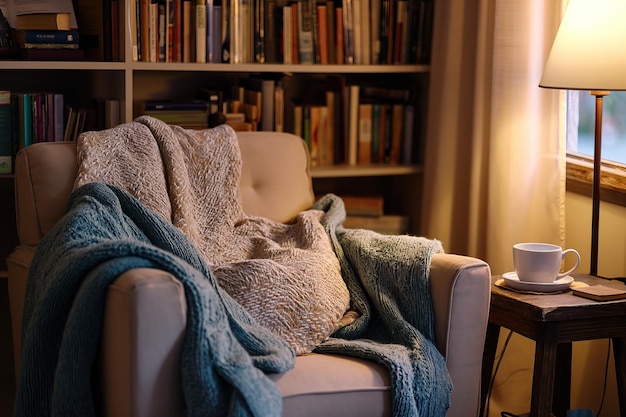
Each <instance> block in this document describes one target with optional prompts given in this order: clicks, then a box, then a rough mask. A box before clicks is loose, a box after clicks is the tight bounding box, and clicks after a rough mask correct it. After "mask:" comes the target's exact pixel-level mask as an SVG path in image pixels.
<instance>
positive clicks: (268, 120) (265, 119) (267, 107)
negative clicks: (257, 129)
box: [261, 80, 276, 131]
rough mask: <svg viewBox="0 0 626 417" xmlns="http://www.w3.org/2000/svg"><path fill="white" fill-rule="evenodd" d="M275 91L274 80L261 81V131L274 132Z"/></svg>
mask: <svg viewBox="0 0 626 417" xmlns="http://www.w3.org/2000/svg"><path fill="white" fill-rule="evenodd" d="M275 89H276V82H275V81H274V80H262V81H261V94H262V103H261V108H262V110H261V130H264V131H273V130H274V107H275V103H274V101H275V97H274V92H275Z"/></svg>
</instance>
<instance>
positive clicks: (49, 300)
mask: <svg viewBox="0 0 626 417" xmlns="http://www.w3.org/2000/svg"><path fill="white" fill-rule="evenodd" d="M142 267H154V268H159V269H162V270H165V271H168V272H170V273H172V274H173V275H175V276H176V277H178V278H179V279H180V281H181V282H182V284H183V285H184V289H185V298H186V301H187V305H188V311H187V331H186V335H185V340H184V345H183V353H182V362H181V366H182V384H183V390H184V396H185V401H186V402H187V407H188V408H187V410H188V415H189V416H203V417H206V416H223V415H235V416H247V415H254V416H279V415H280V413H281V397H280V392H279V390H278V389H277V387H276V386H275V385H274V383H273V382H272V381H271V380H270V379H269V378H267V376H266V375H265V372H284V371H286V370H288V369H290V368H291V367H292V366H293V363H294V358H295V355H294V353H293V350H292V349H291V348H290V347H289V345H288V344H287V343H286V342H285V341H283V340H282V339H281V338H279V337H277V336H275V335H274V334H273V333H271V332H270V331H268V330H266V329H265V328H263V327H261V326H258V325H256V323H255V320H254V319H253V318H252V317H250V315H249V314H248V313H247V312H246V311H245V310H244V309H243V308H242V307H241V306H240V305H239V304H237V303H236V302H235V301H234V300H233V299H232V298H231V297H230V296H229V295H228V294H227V293H226V292H225V291H223V290H221V289H220V287H219V286H218V285H217V283H216V280H215V279H214V277H213V275H212V273H211V271H210V269H209V267H208V266H207V264H206V263H205V261H204V259H203V257H202V255H201V254H200V252H199V251H198V250H197V249H196V248H195V247H194V246H193V245H192V244H191V243H190V241H189V239H188V238H187V237H186V236H185V235H183V234H182V232H180V231H179V230H178V229H177V228H176V227H174V226H172V225H171V224H170V223H168V222H166V221H164V220H162V218H161V217H160V216H158V215H156V214H154V213H153V212H151V211H149V210H147V209H146V208H145V207H144V206H143V205H142V204H140V203H139V202H138V201H137V200H136V199H134V198H133V197H131V196H130V195H129V194H127V193H126V192H125V191H123V190H121V189H119V188H116V187H114V186H110V185H105V184H103V183H91V184H87V185H84V186H82V187H80V188H79V189H77V190H76V191H75V192H74V193H73V194H72V197H71V200H70V208H69V211H68V213H67V214H66V215H65V216H64V217H63V218H62V219H61V221H60V222H59V223H58V224H57V225H56V226H55V228H54V229H53V230H52V231H51V232H50V233H49V234H48V235H46V236H45V237H44V239H43V240H42V241H41V243H40V244H39V246H38V248H37V252H36V255H35V258H34V260H33V263H32V265H31V270H30V274H29V280H28V284H27V288H26V298H25V305H24V316H23V332H22V360H21V372H20V380H19V383H18V392H17V399H16V408H15V410H16V412H15V415H16V416H32V417H45V416H64V417H69V416H76V417H89V416H96V415H99V413H97V412H96V410H94V402H93V398H92V393H91V386H92V385H91V380H92V368H93V365H94V361H95V356H96V352H97V347H98V340H99V336H100V331H101V322H102V314H103V309H104V298H105V292H106V289H107V286H108V284H110V283H111V282H112V281H113V280H114V279H115V278H116V277H118V276H119V275H120V274H121V273H123V272H124V271H126V270H129V269H131V268H142Z"/></svg>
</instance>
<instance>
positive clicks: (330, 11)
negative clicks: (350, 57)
mask: <svg viewBox="0 0 626 417" xmlns="http://www.w3.org/2000/svg"><path fill="white" fill-rule="evenodd" d="M336 30H337V29H336V27H335V3H334V2H333V1H332V0H328V1H327V2H326V45H327V48H328V63H329V64H336V63H337V52H336V46H335V43H336V40H335V33H336Z"/></svg>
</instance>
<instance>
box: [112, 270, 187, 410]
mask: <svg viewBox="0 0 626 417" xmlns="http://www.w3.org/2000/svg"><path fill="white" fill-rule="evenodd" d="M186 320H187V303H186V301H185V295H184V290H183V286H182V284H181V283H180V281H178V280H177V279H176V278H175V277H174V276H173V275H171V274H169V273H167V272H164V271H161V270H158V269H148V268H138V269H132V270H129V271H127V272H125V273H123V274H122V275H120V276H119V278H117V280H115V282H113V283H112V284H111V285H110V286H109V290H108V294H107V298H106V304H105V312H104V323H103V328H102V344H101V347H102V360H101V361H100V364H101V365H102V366H101V375H102V386H103V390H102V393H103V398H102V402H103V404H102V405H103V410H104V415H105V416H116V417H127V416H128V417H130V416H133V417H144V416H145V417H148V416H154V417H159V416H169V417H171V416H180V415H183V414H184V409H185V404H184V399H183V393H182V385H181V374H180V360H181V355H182V345H183V338H184V336H185V327H186Z"/></svg>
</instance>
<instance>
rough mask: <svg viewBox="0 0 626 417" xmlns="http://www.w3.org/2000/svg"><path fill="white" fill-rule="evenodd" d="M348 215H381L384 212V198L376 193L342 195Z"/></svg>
mask: <svg viewBox="0 0 626 417" xmlns="http://www.w3.org/2000/svg"><path fill="white" fill-rule="evenodd" d="M340 197H341V200H342V201H343V205H344V207H345V208H346V215H348V216H369V217H380V216H382V215H383V214H384V209H383V208H384V199H383V196H382V195H380V194H376V195H343V194H342V195H340Z"/></svg>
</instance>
